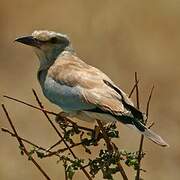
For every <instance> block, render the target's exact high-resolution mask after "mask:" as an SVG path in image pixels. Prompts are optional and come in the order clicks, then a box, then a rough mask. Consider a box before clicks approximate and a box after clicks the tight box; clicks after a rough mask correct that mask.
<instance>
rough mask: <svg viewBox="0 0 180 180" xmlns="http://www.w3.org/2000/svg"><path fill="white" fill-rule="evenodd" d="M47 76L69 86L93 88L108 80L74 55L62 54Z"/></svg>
mask: <svg viewBox="0 0 180 180" xmlns="http://www.w3.org/2000/svg"><path fill="white" fill-rule="evenodd" d="M48 76H50V77H51V78H53V79H54V80H56V81H58V82H60V83H65V84H67V85H69V86H77V85H78V86H82V87H84V88H94V87H97V86H102V85H103V84H104V83H103V80H107V81H110V82H111V80H110V78H109V77H108V76H107V75H106V74H105V73H103V72H102V71H101V70H99V69H97V68H95V67H93V66H91V65H88V64H87V63H85V62H84V61H82V60H81V59H80V58H79V57H77V56H76V55H73V54H70V53H64V54H63V55H61V56H59V57H58V58H57V59H56V61H55V62H54V64H53V65H52V66H51V67H50V68H49V70H48Z"/></svg>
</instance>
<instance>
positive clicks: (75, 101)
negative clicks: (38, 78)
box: [42, 77, 94, 111]
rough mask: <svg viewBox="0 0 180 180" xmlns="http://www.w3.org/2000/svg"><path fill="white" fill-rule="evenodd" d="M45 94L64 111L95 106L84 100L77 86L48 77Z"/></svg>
mask: <svg viewBox="0 0 180 180" xmlns="http://www.w3.org/2000/svg"><path fill="white" fill-rule="evenodd" d="M42 89H43V93H44V95H45V96H46V97H47V98H48V99H49V100H50V101H51V102H53V103H55V104H56V105H58V106H60V107H61V108H62V109H63V110H64V111H80V110H87V109H92V108H94V105H91V104H88V103H86V102H84V101H83V99H82V94H81V92H80V91H79V89H78V88H77V87H70V86H66V85H62V84H60V83H58V82H56V81H54V80H53V79H52V78H51V77H47V78H46V80H45V82H44V85H43V88H42Z"/></svg>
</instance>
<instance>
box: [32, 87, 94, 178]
mask: <svg viewBox="0 0 180 180" xmlns="http://www.w3.org/2000/svg"><path fill="white" fill-rule="evenodd" d="M32 91H33V94H34V96H35V98H36V101H37V102H38V104H39V106H40V107H41V109H44V107H43V105H42V103H41V101H40V100H39V98H38V96H37V93H36V91H35V90H34V89H33V90H32ZM42 112H43V113H44V115H45V116H46V118H47V120H48V121H49V123H50V124H51V126H52V127H53V129H54V130H55V131H56V133H57V134H58V136H59V137H60V138H61V139H62V141H63V143H64V144H65V146H66V147H67V148H68V150H69V151H70V153H71V154H72V156H73V157H74V159H78V158H77V157H76V155H75V154H74V152H73V151H72V149H71V148H70V147H69V145H68V144H67V142H66V141H65V140H64V138H63V136H62V135H61V133H60V132H59V131H58V129H57V128H56V126H55V125H54V124H53V122H52V121H51V119H50V118H49V116H48V115H47V113H46V112H45V111H42ZM81 169H82V171H83V172H84V174H85V175H86V177H87V178H88V179H89V180H92V178H91V177H90V175H89V174H88V172H87V171H86V170H85V169H84V168H83V167H82V166H81Z"/></svg>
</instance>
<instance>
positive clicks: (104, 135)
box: [96, 119, 128, 180]
mask: <svg viewBox="0 0 180 180" xmlns="http://www.w3.org/2000/svg"><path fill="white" fill-rule="evenodd" d="M96 121H97V123H98V125H99V128H100V130H101V131H102V134H103V138H104V140H105V142H106V144H107V149H108V150H109V152H112V151H113V146H112V144H111V141H110V139H109V137H108V135H107V133H106V131H105V129H104V127H103V125H102V123H101V121H100V120H98V119H96ZM117 166H118V168H119V171H120V173H121V175H122V177H123V180H128V177H127V175H126V173H125V171H124V169H123V167H122V165H121V163H120V161H119V162H118V163H117Z"/></svg>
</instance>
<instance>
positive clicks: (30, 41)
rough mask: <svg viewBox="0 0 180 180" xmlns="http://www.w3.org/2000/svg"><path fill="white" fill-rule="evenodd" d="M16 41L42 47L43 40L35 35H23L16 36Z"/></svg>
mask: <svg viewBox="0 0 180 180" xmlns="http://www.w3.org/2000/svg"><path fill="white" fill-rule="evenodd" d="M15 41H17V42H20V43H23V44H26V45H29V46H34V47H38V48H39V47H40V45H41V42H40V41H39V40H37V39H35V38H34V37H33V36H23V37H19V38H16V39H15Z"/></svg>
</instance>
